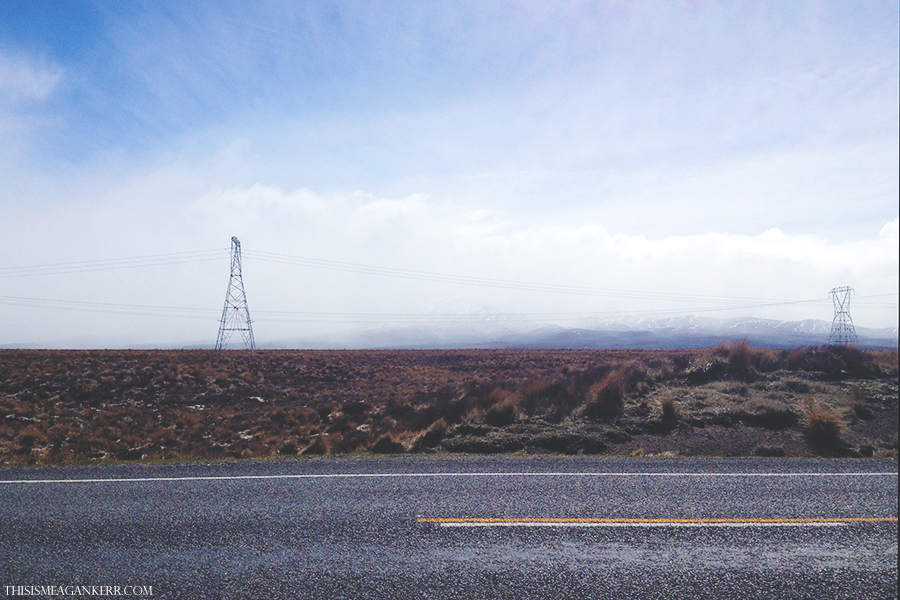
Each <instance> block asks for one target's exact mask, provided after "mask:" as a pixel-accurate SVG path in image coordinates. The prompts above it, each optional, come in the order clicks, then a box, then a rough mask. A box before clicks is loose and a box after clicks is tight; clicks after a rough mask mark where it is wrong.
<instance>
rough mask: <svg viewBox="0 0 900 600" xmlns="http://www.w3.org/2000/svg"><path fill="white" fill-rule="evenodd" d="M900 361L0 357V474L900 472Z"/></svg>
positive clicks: (807, 353)
mask: <svg viewBox="0 0 900 600" xmlns="http://www.w3.org/2000/svg"><path fill="white" fill-rule="evenodd" d="M897 389H898V388H897V351H896V350H862V349H859V348H856V347H850V346H827V347H804V348H797V349H794V350H770V349H761V348H753V347H750V346H749V345H748V344H747V343H745V342H738V343H734V344H729V343H723V344H721V345H719V346H717V347H716V348H709V349H700V350H512V349H511V350H262V351H256V352H254V353H250V352H248V351H237V350H233V351H213V350H0V464H6V465H15V464H22V465H54V464H80V463H102V462H123V461H124V462H127V461H158V460H164V461H182V460H210V459H237V458H254V459H259V458H279V457H289V456H294V455H301V456H322V455H348V454H369V455H370V454H376V455H377V454H409V453H412V454H419V453H422V454H441V455H443V454H497V453H520V454H592V455H609V456H770V457H780V456H787V457H816V456H821V457H875V458H879V457H880V458H891V457H896V456H897V417H898V413H897V398H898V391H897Z"/></svg>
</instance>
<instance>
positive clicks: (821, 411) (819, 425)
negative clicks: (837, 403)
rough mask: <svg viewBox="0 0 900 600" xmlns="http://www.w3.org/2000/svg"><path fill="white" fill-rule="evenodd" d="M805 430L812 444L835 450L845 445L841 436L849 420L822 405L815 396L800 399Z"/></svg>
mask: <svg viewBox="0 0 900 600" xmlns="http://www.w3.org/2000/svg"><path fill="white" fill-rule="evenodd" d="M800 413H801V414H802V415H803V432H804V435H806V438H807V439H808V440H809V442H810V443H811V444H813V445H814V446H816V447H817V448H818V449H820V450H835V449H838V448H842V447H843V446H845V444H844V442H843V440H841V436H842V435H843V433H844V428H845V427H846V426H847V422H846V421H844V419H842V418H841V417H840V415H838V414H837V413H835V412H834V411H833V410H830V409H828V408H825V407H824V406H822V405H821V404H820V403H819V401H818V400H816V399H815V398H814V397H813V396H805V397H804V398H803V399H802V400H801V401H800Z"/></svg>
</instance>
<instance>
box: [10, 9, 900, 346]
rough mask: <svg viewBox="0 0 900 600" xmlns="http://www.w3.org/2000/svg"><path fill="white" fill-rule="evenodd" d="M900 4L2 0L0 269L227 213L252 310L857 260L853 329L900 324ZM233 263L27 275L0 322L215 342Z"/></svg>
mask: <svg viewBox="0 0 900 600" xmlns="http://www.w3.org/2000/svg"><path fill="white" fill-rule="evenodd" d="M898 22H900V15H898V5H897V3H896V2H877V1H872V2H864V3H858V2H793V3H783V2H769V3H766V2H687V1H686V2H565V3H543V2H483V1H482V2H445V3H439V2H433V3H422V2H390V3H389V2H366V3H362V2H315V1H313V2H304V3H288V2H255V3H250V4H248V3H244V2H192V3H182V2H129V3H119V2H40V1H29V2H17V1H9V0H8V1H5V2H3V3H0V137H2V139H3V143H2V145H0V181H2V182H3V185H2V189H0V210H2V212H3V213H4V214H5V215H6V218H4V219H3V220H2V222H0V248H2V254H0V257H2V258H0V275H3V274H4V272H3V271H2V269H3V268H11V267H28V266H32V265H46V264H55V263H65V262H76V261H94V260H107V259H118V258H123V257H137V256H147V255H155V254H162V253H187V252H193V251H198V250H207V249H223V250H224V249H226V248H227V247H228V242H229V240H230V238H231V236H232V235H236V236H238V237H239V238H240V239H241V241H242V243H243V247H244V249H245V252H246V257H245V269H244V270H245V278H246V279H247V285H248V288H249V289H248V297H249V299H250V302H251V312H253V310H254V308H257V309H258V310H259V311H260V314H262V315H264V314H266V311H269V313H268V314H272V315H274V314H276V313H278V312H279V311H281V312H282V313H283V312H286V311H295V312H309V313H325V312H342V313H348V314H385V313H391V314H402V315H414V314H419V313H426V314H459V313H461V312H464V313H468V312H475V313H478V312H484V311H489V312H494V313H499V314H504V315H514V314H522V313H527V314H530V315H541V314H547V315H550V314H553V315H557V316H558V315H560V314H571V315H575V314H579V315H585V314H590V315H592V317H591V318H593V319H595V320H596V319H607V318H619V317H622V316H628V317H629V318H640V317H650V316H654V317H656V316H667V315H673V316H675V315H684V314H693V313H696V314H706V315H708V316H716V317H731V316H759V317H764V318H776V319H792V320H794V319H797V320H799V319H805V318H813V319H825V320H829V319H830V318H831V316H832V311H831V305H830V303H829V302H828V298H827V294H828V290H829V289H831V288H832V287H836V286H839V285H851V286H853V287H854V288H855V289H856V291H857V294H858V300H857V301H855V302H856V304H854V305H853V307H852V310H853V315H854V319H855V320H856V322H857V324H859V325H863V326H872V327H887V326H896V325H897V290H898V276H897V272H898V249H897V247H898V242H897V235H898V234H897V231H898V220H897V217H898V208H897V204H898V203H897V199H898V179H900V173H898V162H900V158H898V145H900V140H898V130H900V117H898V103H900V92H898V89H900V83H898V82H900V77H898V72H900V65H898V54H900V43H898ZM254 251H258V252H268V253H278V254H282V255H288V256H294V257H307V258H313V259H319V260H325V261H328V260H330V261H343V262H346V263H352V264H357V265H359V264H362V265H369V266H375V267H382V268H392V269H411V270H416V271H420V272H427V273H441V274H451V275H456V276H460V277H481V278H488V279H492V280H497V279H503V280H516V281H525V282H538V283H544V284H548V285H551V286H559V288H560V289H557V290H556V291H554V292H553V293H532V292H524V291H523V290H518V291H510V290H504V289H501V288H497V287H491V286H478V285H472V282H471V281H470V282H468V283H467V284H463V285H458V284H454V283H452V282H449V281H442V282H437V283H435V282H431V283H428V282H423V281H420V280H412V279H404V278H397V277H384V276H379V275H376V274H373V273H371V272H369V273H363V274H359V273H357V274H350V273H348V272H346V271H341V270H338V269H335V268H333V267H334V265H331V267H329V268H321V266H322V265H319V267H320V268H311V267H310V266H309V265H306V266H298V265H296V264H294V265H285V264H283V263H275V262H272V261H271V260H263V256H261V255H260V256H257V257H255V259H254V257H253V256H252V253H253V252H254ZM227 268H228V267H227V252H225V256H224V257H223V258H222V259H221V260H219V262H216V261H209V262H185V263H183V264H177V265H165V266H148V265H145V266H140V267H135V268H130V269H109V270H103V271H97V270H87V271H79V272H77V273H75V272H62V273H54V274H37V273H36V272H31V273H27V274H24V275H23V273H26V272H25V271H23V272H19V271H16V272H15V273H14V274H15V275H16V276H15V277H13V276H11V275H12V274H13V272H12V271H7V272H6V273H5V274H6V277H4V278H3V279H2V280H0V281H2V283H3V284H4V285H3V292H2V293H0V296H3V297H5V298H6V302H7V303H8V304H7V305H6V306H5V308H4V316H3V317H2V320H3V321H0V324H2V329H3V330H4V332H5V333H4V334H3V338H4V339H0V344H4V343H35V344H46V345H78V344H100V345H103V344H110V345H112V344H144V343H150V344H153V343H158V344H163V345H165V344H178V343H190V342H197V341H203V340H204V339H205V338H207V337H212V336H214V332H215V327H216V323H215V321H216V319H217V315H216V314H215V313H216V312H217V307H219V306H221V302H222V298H220V296H223V294H224V290H225V284H226V283H227ZM223 270H224V272H223ZM561 286H583V287H589V288H592V289H606V290H609V289H615V290H624V291H628V292H640V293H641V294H644V296H640V299H635V298H638V296H632V297H630V299H623V298H622V297H620V296H616V295H614V294H608V295H603V294H599V295H596V294H595V295H587V296H585V295H579V294H570V293H566V292H565V291H564V290H562V288H561ZM651 295H652V297H651ZM685 296H690V297H689V298H685ZM712 297H716V298H719V299H722V300H721V302H720V303H719V304H716V303H715V302H713V301H712ZM16 299H18V300H16ZM21 299H31V300H21ZM815 299H820V300H821V302H820V303H813V302H808V303H799V304H790V305H781V306H778V307H772V306H763V305H767V304H772V302H770V301H771V300H777V301H807V300H815ZM0 300H2V298H0ZM38 301H41V302H44V301H65V302H82V303H85V304H84V305H79V306H80V308H79V306H76V305H64V304H60V305H57V306H56V307H49V305H48V304H47V302H44V303H43V304H41V302H38ZM101 304H104V305H105V304H118V305H120V306H129V307H135V306H147V307H152V309H147V310H146V311H144V312H145V313H147V314H131V315H123V314H105V313H104V312H103V310H102V306H101ZM85 307H88V308H90V307H93V308H92V309H91V310H87V309H85ZM165 307H186V308H192V309H193V308H196V309H207V308H208V309H209V310H211V311H212V316H211V317H210V316H205V315H204V316H202V317H201V316H196V318H187V315H188V313H186V312H183V313H171V314H170V316H168V317H163V316H161V314H162V313H161V309H162V308H165ZM724 307H734V308H733V309H732V310H722V309H723V308H724ZM154 310H156V311H157V313H160V314H155V313H154ZM133 312H140V311H139V310H137V309H134V310H133ZM166 314H169V313H166ZM198 314H199V313H198ZM173 315H174V316H173ZM554 318H556V317H554ZM534 319H538V317H534ZM573 319H574V317H572V318H570V319H569V320H568V323H573V322H574V321H573ZM547 320H548V321H551V320H553V318H551V317H550V316H547ZM258 321H259V323H258V325H257V337H258V338H259V337H262V338H264V339H265V338H266V337H268V338H269V339H279V338H289V337H292V336H293V337H297V336H302V335H304V334H306V333H308V332H310V331H316V332H318V333H317V335H325V336H327V335H329V332H332V333H333V332H334V331H336V328H339V326H340V323H336V322H335V320H334V319H331V320H329V319H326V318H321V319H317V318H315V317H308V318H306V320H304V321H299V320H291V319H287V318H285V319H283V320H281V321H278V320H277V319H274V318H273V319H271V320H270V321H269V322H267V321H266V319H265V318H262V317H260V318H258ZM210 322H211V323H210ZM535 322H536V321H535ZM373 323H374V321H373V322H372V323H369V324H373ZM581 324H584V323H581ZM210 330H211V331H213V333H212V334H209V333H208V331H210Z"/></svg>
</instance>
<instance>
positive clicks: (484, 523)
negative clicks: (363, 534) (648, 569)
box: [416, 517, 897, 527]
mask: <svg viewBox="0 0 900 600" xmlns="http://www.w3.org/2000/svg"><path fill="white" fill-rule="evenodd" d="M416 520H417V521H418V522H419V523H433V524H436V525H439V526H441V527H841V526H844V525H848V524H851V523H896V522H897V518H896V517H839V518H807V519H783V518H765V519H754V518H749V519H599V518H597V519H591V518H515V519H508V518H462V519H442V518H435V519H426V518H420V519H416Z"/></svg>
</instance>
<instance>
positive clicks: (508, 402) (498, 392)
mask: <svg viewBox="0 0 900 600" xmlns="http://www.w3.org/2000/svg"><path fill="white" fill-rule="evenodd" d="M488 400H490V401H491V405H490V406H489V407H488V409H487V410H486V411H485V412H484V417H483V418H484V422H485V423H487V424H488V425H493V426H494V427H503V426H504V425H510V424H512V423H515V422H516V419H517V418H518V417H519V405H520V404H521V403H522V396H521V394H519V393H517V392H511V391H509V390H504V389H502V388H497V389H495V390H494V391H492V392H491V393H490V395H489V396H488Z"/></svg>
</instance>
